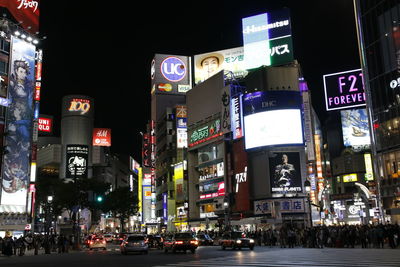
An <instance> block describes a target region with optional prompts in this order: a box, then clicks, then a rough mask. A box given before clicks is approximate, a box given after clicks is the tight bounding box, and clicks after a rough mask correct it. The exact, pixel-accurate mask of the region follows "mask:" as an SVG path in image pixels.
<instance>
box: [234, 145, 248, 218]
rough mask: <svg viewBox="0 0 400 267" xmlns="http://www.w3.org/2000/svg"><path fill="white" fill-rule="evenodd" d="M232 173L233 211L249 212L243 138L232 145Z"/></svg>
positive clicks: (245, 155) (245, 154)
mask: <svg viewBox="0 0 400 267" xmlns="http://www.w3.org/2000/svg"><path fill="white" fill-rule="evenodd" d="M233 155H234V157H233V171H234V175H235V179H234V192H235V200H236V201H235V203H236V205H235V208H234V209H235V210H236V211H248V210H250V199H249V190H250V188H249V181H248V175H247V152H246V151H245V149H244V140H243V138H242V139H240V140H238V141H237V142H234V143H233Z"/></svg>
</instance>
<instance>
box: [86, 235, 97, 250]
mask: <svg viewBox="0 0 400 267" xmlns="http://www.w3.org/2000/svg"><path fill="white" fill-rule="evenodd" d="M94 237H96V235H95V234H90V235H88V236H87V237H86V238H85V241H84V242H83V243H84V244H85V246H86V247H87V248H88V247H89V243H90V241H91V240H92V239H93V238H94Z"/></svg>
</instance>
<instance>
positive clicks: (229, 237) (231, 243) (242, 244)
mask: <svg viewBox="0 0 400 267" xmlns="http://www.w3.org/2000/svg"><path fill="white" fill-rule="evenodd" d="M219 243H220V245H221V248H222V249H223V250H225V248H228V247H229V248H232V249H236V248H237V249H242V248H246V247H247V248H249V249H250V250H253V249H254V245H255V242H254V239H252V238H248V237H246V234H245V233H243V232H240V231H232V232H227V233H224V234H223V236H222V238H221V239H220V240H219Z"/></svg>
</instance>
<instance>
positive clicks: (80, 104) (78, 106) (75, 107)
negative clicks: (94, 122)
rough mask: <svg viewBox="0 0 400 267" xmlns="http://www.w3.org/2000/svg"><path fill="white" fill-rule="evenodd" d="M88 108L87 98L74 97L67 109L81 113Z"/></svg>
mask: <svg viewBox="0 0 400 267" xmlns="http://www.w3.org/2000/svg"><path fill="white" fill-rule="evenodd" d="M89 110H90V100H89V99H80V98H78V99H77V98H74V99H72V100H71V103H70V106H69V108H68V111H71V112H80V113H81V115H83V114H85V113H87V112H88V111H89Z"/></svg>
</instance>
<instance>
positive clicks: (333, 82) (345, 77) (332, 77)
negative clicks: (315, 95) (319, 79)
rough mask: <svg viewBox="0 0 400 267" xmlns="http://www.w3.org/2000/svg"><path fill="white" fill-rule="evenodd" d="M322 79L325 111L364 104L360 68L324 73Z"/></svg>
mask: <svg viewBox="0 0 400 267" xmlns="http://www.w3.org/2000/svg"><path fill="white" fill-rule="evenodd" d="M323 81H324V90H325V103H326V110H327V111H330V110H340V109H348V108H354V107H361V106H365V91H364V80H363V74H362V71H361V69H355V70H349V71H342V72H337V73H331V74H326V75H324V76H323Z"/></svg>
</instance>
